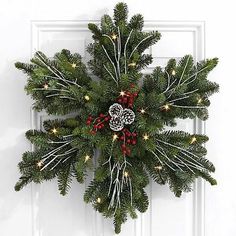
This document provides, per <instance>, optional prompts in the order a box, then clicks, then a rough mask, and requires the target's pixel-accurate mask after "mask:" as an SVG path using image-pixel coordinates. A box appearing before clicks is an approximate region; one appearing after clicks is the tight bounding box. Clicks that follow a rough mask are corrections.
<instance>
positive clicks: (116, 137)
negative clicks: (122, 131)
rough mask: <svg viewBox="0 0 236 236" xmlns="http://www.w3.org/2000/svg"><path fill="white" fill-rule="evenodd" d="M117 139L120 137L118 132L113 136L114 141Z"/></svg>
mask: <svg viewBox="0 0 236 236" xmlns="http://www.w3.org/2000/svg"><path fill="white" fill-rule="evenodd" d="M116 139H118V135H117V134H114V135H113V136H112V140H113V142H114V141H115V140H116Z"/></svg>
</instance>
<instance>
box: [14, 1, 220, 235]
mask: <svg viewBox="0 0 236 236" xmlns="http://www.w3.org/2000/svg"><path fill="white" fill-rule="evenodd" d="M143 25H144V20H143V17H142V15H140V14H137V15H134V16H133V17H131V19H130V20H129V21H128V10H127V5H126V4H125V3H118V4H117V5H116V6H115V8H114V17H113V19H112V18H111V17H110V16H109V15H104V16H103V17H102V19H101V24H100V26H98V25H96V24H89V25H88V28H89V29H90V31H91V32H92V33H93V36H92V37H93V39H94V42H93V43H91V44H90V45H88V47H87V51H88V52H89V53H90V55H91V56H92V59H91V60H90V61H89V62H88V63H87V65H85V64H84V63H83V62H82V58H81V56H80V55H79V54H78V53H74V54H72V53H70V51H68V50H65V49H63V50H62V51H61V52H59V53H56V54H55V56H54V57H53V58H51V59H49V58H48V57H46V56H45V55H44V54H43V53H42V52H40V51H38V52H36V53H35V56H34V58H32V59H31V63H29V64H28V63H21V62H17V63H16V64H15V65H16V68H18V69H20V70H22V71H23V72H25V73H26V74H27V76H28V81H27V84H26V87H25V89H26V91H27V93H28V94H29V95H31V97H32V98H33V99H34V101H35V102H34V109H35V110H36V111H41V110H46V112H47V113H48V114H51V115H57V116H58V115H60V116H61V115H67V116H65V117H64V118H63V119H61V118H60V119H59V118H58V119H50V120H46V121H44V123H43V127H44V128H43V130H29V131H27V132H26V137H27V139H28V140H29V141H30V142H31V143H32V144H33V145H34V147H35V148H34V150H33V151H27V152H25V153H24V154H23V157H22V160H21V162H20V163H19V169H20V173H21V177H20V179H19V181H18V182H17V183H16V185H15V190H16V191H19V190H20V189H22V187H24V186H25V185H27V184H29V183H31V182H34V183H41V182H43V181H45V180H51V179H53V178H57V179H58V188H59V191H60V193H61V194H62V195H65V194H66V193H67V192H68V190H69V188H70V184H71V182H72V180H73V178H76V179H77V181H78V182H79V183H83V182H84V180H85V178H86V176H87V175H91V174H90V173H93V176H94V178H93V180H92V181H91V182H90V185H89V186H88V187H87V189H86V191H85V193H84V201H85V202H86V203H91V204H92V205H93V207H94V209H95V210H96V211H99V212H100V213H101V214H102V215H103V216H104V217H108V218H114V226H115V232H116V233H120V231H121V224H122V223H124V222H125V221H126V220H127V215H130V216H131V217H132V218H136V217H137V210H138V211H139V212H145V211H146V210H147V208H148V203H149V201H148V196H147V194H146V192H145V187H146V186H147V185H148V184H149V181H150V179H153V180H154V181H155V182H156V183H158V184H161V185H164V184H168V185H169V187H170V190H171V191H173V192H174V194H175V195H176V196H177V197H179V196H180V195H181V193H182V192H183V191H184V192H188V191H190V190H191V186H192V184H193V182H194V180H195V179H196V178H198V177H202V178H204V179H205V180H207V181H208V182H210V184H212V185H215V184H216V180H215V179H214V178H212V177H211V175H210V173H211V172H214V171H215V168H214V166H213V164H212V163H211V162H210V161H208V160H207V159H205V155H206V148H205V147H204V145H203V144H204V143H205V142H206V141H207V140H208V138H207V136H205V135H201V134H189V133H186V132H184V131H174V130H170V129H168V130H167V128H168V127H173V126H176V124H177V119H186V118H189V119H195V118H199V119H201V120H206V119H207V117H208V112H207V107H208V106H209V105H210V101H209V96H210V95H212V94H213V93H215V92H217V91H218V84H216V83H214V82H210V81H209V80H207V76H208V73H209V72H210V71H211V70H212V69H213V68H214V67H215V66H216V65H217V61H218V59H217V58H213V59H207V60H203V61H200V62H197V63H195V62H194V59H193V57H192V56H191V55H186V56H184V57H183V58H182V59H180V60H179V61H178V62H177V61H176V60H175V59H170V60H169V61H168V62H167V65H166V67H165V68H162V67H159V66H157V67H156V68H155V69H154V70H153V72H152V73H151V74H145V75H144V74H142V72H141V71H142V69H144V68H145V67H147V66H148V65H149V64H151V63H152V56H151V55H149V54H144V52H145V50H146V49H147V48H149V47H150V46H151V45H153V44H155V43H156V42H157V41H158V40H159V39H160V37H161V35H160V33H159V32H158V31H153V32H144V31H143V30H142V29H143ZM87 67H88V68H89V71H88V70H87Z"/></svg>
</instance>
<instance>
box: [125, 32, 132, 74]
mask: <svg viewBox="0 0 236 236" xmlns="http://www.w3.org/2000/svg"><path fill="white" fill-rule="evenodd" d="M132 32H133V29H132V30H131V31H130V33H129V36H128V38H127V40H126V42H125V46H124V58H125V74H127V58H126V56H127V55H126V49H127V44H128V42H129V39H130V37H131V34H132Z"/></svg>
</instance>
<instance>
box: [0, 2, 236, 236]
mask: <svg viewBox="0 0 236 236" xmlns="http://www.w3.org/2000/svg"><path fill="white" fill-rule="evenodd" d="M126 2H127V3H128V4H129V9H130V14H131V15H132V14H134V13H142V14H143V15H144V17H145V19H146V21H145V30H154V29H157V30H159V31H160V32H161V33H162V39H161V41H160V42H159V43H157V45H155V46H153V47H152V48H150V49H149V52H150V53H151V54H152V55H153V57H154V62H153V64H152V65H150V67H149V68H148V69H147V70H146V71H145V73H148V72H150V71H151V70H152V69H153V67H155V66H156V65H164V64H165V62H166V61H167V60H168V59H169V58H170V57H176V58H177V59H178V58H180V57H182V56H183V55H185V54H188V53H190V54H193V55H194V57H195V59H196V60H200V59H203V58H204V57H205V56H206V57H213V56H218V57H220V61H221V63H220V65H219V66H218V68H217V69H216V70H215V71H214V72H213V73H212V74H211V78H214V80H216V81H217V82H220V85H221V93H220V94H219V95H215V97H213V101H212V103H213V105H212V107H211V109H210V117H211V118H210V119H209V121H208V122H207V124H206V127H207V128H206V132H207V134H208V135H209V136H210V138H211V140H212V141H210V142H209V144H208V145H207V146H208V149H209V154H208V158H209V159H211V160H212V161H213V162H215V163H216V168H217V173H216V177H217V179H218V180H219V185H218V186H217V187H210V186H209V185H208V184H206V185H205V184H204V182H203V181H197V182H196V184H195V185H194V192H193V193H188V194H184V195H183V197H182V198H180V199H177V198H175V197H174V196H173V194H172V193H170V191H169V190H168V188H167V187H166V186H157V185H156V184H152V185H150V186H149V187H148V188H147V192H148V194H149V196H150V207H149V210H148V211H147V212H146V213H145V214H142V215H140V216H139V218H138V219H137V220H135V221H134V220H129V221H128V222H127V223H126V224H125V225H124V226H123V230H122V233H121V234H120V235H121V236H126V235H130V236H154V235H155V236H156V235H158V236H213V235H214V236H221V235H227V236H228V235H229V236H231V235H232V236H233V235H235V234H236V229H235V227H234V222H235V220H236V201H235V195H236V190H235V189H234V186H233V185H234V181H233V176H232V175H231V173H233V171H234V166H235V164H236V161H235V158H234V152H233V142H234V136H233V130H234V131H235V127H233V122H232V123H231V122H229V120H228V119H226V118H227V116H230V115H231V116H232V115H233V114H232V113H233V109H234V108H232V107H233V105H231V104H230V102H232V103H233V101H234V98H233V97H231V96H232V95H231V93H233V92H234V86H233V83H234V85H235V80H234V79H233V76H234V74H233V73H232V70H234V65H233V61H231V60H233V52H234V51H235V44H232V43H233V42H234V40H235V30H234V27H233V19H235V20H236V16H235V14H234V12H233V8H232V7H230V5H229V4H230V1H228V4H226V2H223V1H220V0H219V1H218V2H216V3H214V6H212V5H211V4H210V2H209V3H207V2H206V1H203V0H199V1H197V2H196V3H195V1H193V0H190V1H189V0H188V1H187V0H179V1H174V0H172V1H171V0H167V1H160V2H158V1H154V0H149V1H146V2H144V1H141V0H137V1H131V0H128V1H126ZM115 4H116V1H114V0H104V1H95V0H88V1H75V0H70V1H62V0H57V1H56V0H52V1H50V2H49V1H45V0H31V1H30V0H25V1H17V0H11V1H9V0H8V1H7V0H3V1H1V8H0V32H1V38H0V108H1V116H0V130H1V132H0V160H1V165H0V236H54V235H55V236H112V235H114V233H113V228H112V222H111V221H109V220H104V219H103V218H102V217H101V216H100V215H99V214H96V213H95V212H94V211H93V209H91V207H90V205H85V204H84V203H83V192H84V189H85V187H86V185H87V184H88V183H87V182H86V184H85V185H79V184H77V183H75V182H74V183H73V186H72V189H71V191H70V193H69V194H68V195H67V196H66V197H62V196H60V195H59V194H58V191H57V185H56V184H57V183H56V181H52V182H49V183H44V184H42V185H40V186H39V185H32V186H29V187H26V188H25V189H24V190H23V191H21V192H19V193H15V192H14V190H13V187H14V184H15V182H16V181H17V178H18V177H19V173H18V170H17V167H16V165H17V163H18V161H19V160H20V158H21V153H22V152H24V151H25V150H27V149H30V145H29V143H28V142H27V141H26V140H25V138H24V132H25V131H26V130H28V129H30V128H40V127H41V124H42V121H43V120H44V119H47V115H46V114H45V113H44V112H41V113H35V112H34V111H32V110H31V104H32V101H31V100H30V98H29V97H27V96H26V95H25V93H24V91H23V87H24V85H25V83H26V78H25V76H24V75H23V74H22V73H20V72H19V71H17V70H16V69H15V68H14V62H16V61H19V60H20V61H28V60H29V58H30V57H31V56H32V54H33V52H34V51H35V50H42V51H43V52H45V53H46V54H47V55H49V56H52V55H53V54H54V53H55V52H56V51H58V50H61V49H62V48H67V49H70V50H71V51H72V52H79V53H80V54H81V55H82V57H83V60H84V61H87V60H88V59H89V55H88V53H87V52H86V45H87V44H88V43H89V42H91V34H90V33H89V32H88V30H87V23H88V22H98V20H99V19H100V17H101V15H102V14H104V13H109V14H111V13H112V9H113V7H114V5H115ZM196 4H197V5H196ZM226 11H227V14H226V13H224V12H226ZM220 30H221V31H222V34H223V33H225V34H227V35H225V36H223V35H222V34H220ZM233 33H234V34H233ZM205 43H206V44H205ZM219 78H220V79H221V80H219ZM229 101H230V102H229ZM178 128H179V129H182V130H185V131H189V132H193V131H194V130H195V131H197V132H205V125H201V123H199V122H195V123H194V122H193V121H180V123H179V126H178ZM230 144H232V146H230ZM227 162H228V163H230V164H229V165H227V164H226V163H227ZM231 188H232V189H231Z"/></svg>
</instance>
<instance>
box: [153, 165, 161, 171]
mask: <svg viewBox="0 0 236 236" xmlns="http://www.w3.org/2000/svg"><path fill="white" fill-rule="evenodd" d="M154 168H155V169H156V170H162V166H155V167H154Z"/></svg>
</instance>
